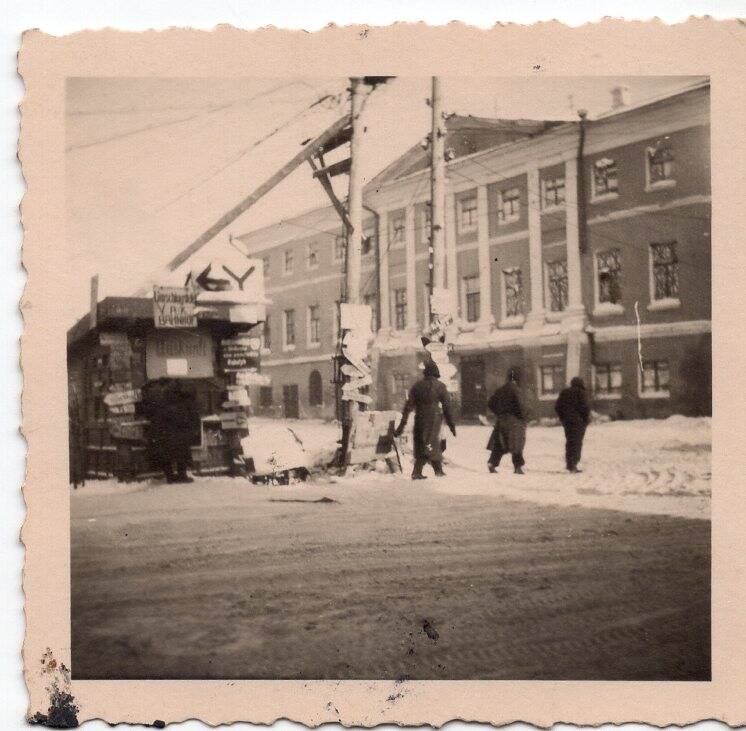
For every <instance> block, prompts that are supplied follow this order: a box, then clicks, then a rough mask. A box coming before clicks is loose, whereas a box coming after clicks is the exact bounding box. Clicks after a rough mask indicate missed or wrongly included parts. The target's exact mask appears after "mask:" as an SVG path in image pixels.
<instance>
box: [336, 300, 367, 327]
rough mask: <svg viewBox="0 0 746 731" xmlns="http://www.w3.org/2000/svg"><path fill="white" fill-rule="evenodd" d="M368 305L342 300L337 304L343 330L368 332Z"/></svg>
mask: <svg viewBox="0 0 746 731" xmlns="http://www.w3.org/2000/svg"><path fill="white" fill-rule="evenodd" d="M370 321H371V309H370V305H352V304H348V303H347V302H343V303H342V304H341V305H340V306H339V322H340V326H341V328H342V329H343V330H352V331H354V332H360V333H368V332H370Z"/></svg>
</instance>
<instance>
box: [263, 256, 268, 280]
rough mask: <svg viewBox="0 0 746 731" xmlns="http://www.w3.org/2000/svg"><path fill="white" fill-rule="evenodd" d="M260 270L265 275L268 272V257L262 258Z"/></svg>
mask: <svg viewBox="0 0 746 731" xmlns="http://www.w3.org/2000/svg"><path fill="white" fill-rule="evenodd" d="M262 271H263V272H264V276H265V277H266V276H267V275H268V274H269V257H268V256H265V257H263V258H262Z"/></svg>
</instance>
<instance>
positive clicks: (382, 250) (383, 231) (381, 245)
mask: <svg viewBox="0 0 746 731" xmlns="http://www.w3.org/2000/svg"><path fill="white" fill-rule="evenodd" d="M379 221H380V223H379V225H380V231H379V232H378V300H379V305H378V309H379V311H380V313H381V322H380V323H379V325H380V328H379V333H380V335H382V336H384V337H385V336H386V335H388V334H389V333H390V332H391V304H390V301H389V297H390V289H389V287H390V284H389V214H388V211H382V212H381V214H380V219H379Z"/></svg>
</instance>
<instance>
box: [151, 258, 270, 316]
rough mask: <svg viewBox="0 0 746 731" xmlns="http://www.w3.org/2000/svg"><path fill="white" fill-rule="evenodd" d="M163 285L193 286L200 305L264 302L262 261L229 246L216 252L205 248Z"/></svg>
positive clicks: (170, 276)
mask: <svg viewBox="0 0 746 731" xmlns="http://www.w3.org/2000/svg"><path fill="white" fill-rule="evenodd" d="M165 283H167V284H173V285H176V286H178V285H181V286H182V287H193V288H194V289H195V290H196V294H197V301H198V302H199V303H200V305H202V304H205V303H211V302H225V303H232V304H239V305H250V304H264V303H265V301H266V300H265V298H264V267H263V264H262V260H261V259H250V258H249V257H247V256H246V254H244V253H243V252H242V251H240V250H239V249H237V248H235V247H232V246H226V247H224V248H223V249H221V250H220V251H215V250H214V249H213V250H212V251H210V250H209V248H208V250H202V251H200V252H198V253H196V254H194V255H193V256H191V257H189V259H188V260H187V261H186V262H184V264H183V265H182V266H180V267H179V268H178V269H176V270H175V271H174V272H173V273H172V274H171V275H169V276H168V278H167V279H166V282H165Z"/></svg>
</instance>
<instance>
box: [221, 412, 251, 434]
mask: <svg viewBox="0 0 746 731" xmlns="http://www.w3.org/2000/svg"><path fill="white" fill-rule="evenodd" d="M220 428H221V429H223V430H224V431H225V430H228V431H229V430H232V429H248V428H249V419H248V417H247V416H246V413H245V412H244V411H224V412H223V413H222V414H220Z"/></svg>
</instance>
